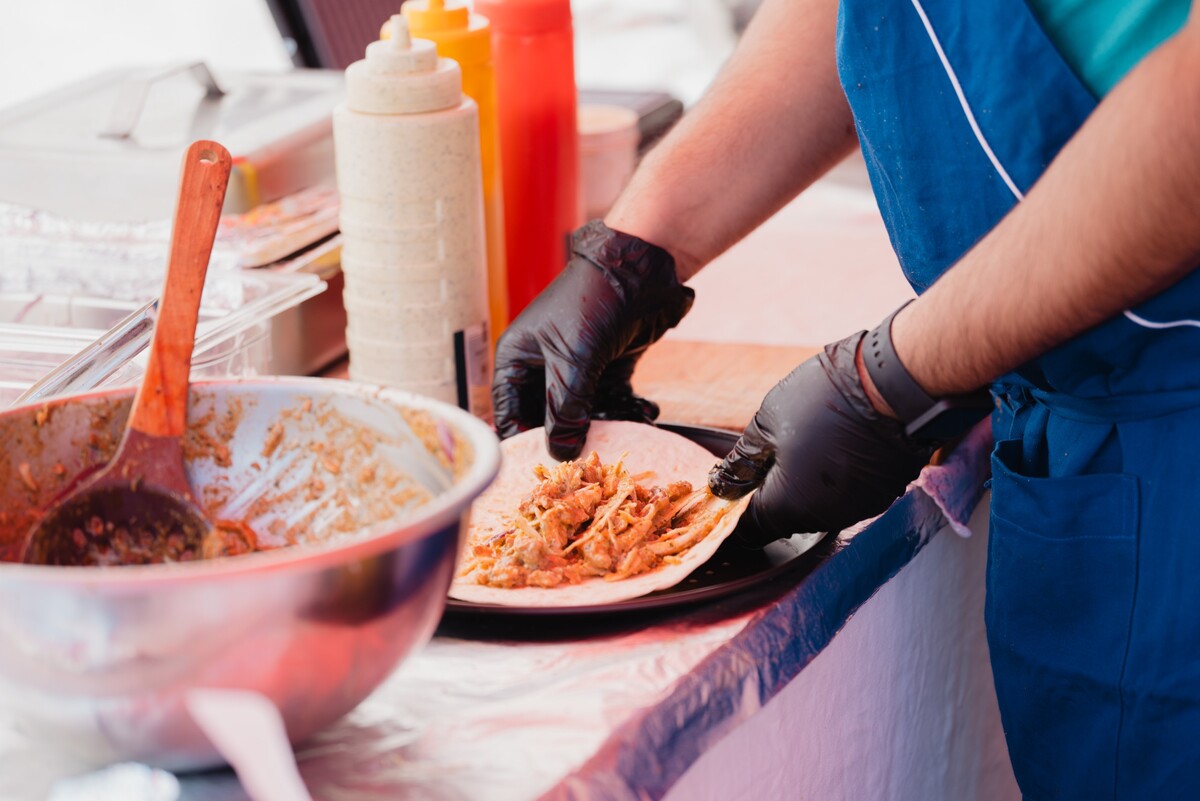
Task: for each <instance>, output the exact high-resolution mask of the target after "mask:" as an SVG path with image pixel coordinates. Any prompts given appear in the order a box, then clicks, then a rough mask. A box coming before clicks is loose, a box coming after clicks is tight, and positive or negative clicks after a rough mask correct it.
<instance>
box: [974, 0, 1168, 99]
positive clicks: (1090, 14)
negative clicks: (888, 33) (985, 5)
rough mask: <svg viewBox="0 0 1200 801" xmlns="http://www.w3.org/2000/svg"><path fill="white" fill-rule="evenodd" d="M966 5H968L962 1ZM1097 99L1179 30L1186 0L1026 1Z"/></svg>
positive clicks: (1068, 62) (1064, 57) (1056, 45)
mask: <svg viewBox="0 0 1200 801" xmlns="http://www.w3.org/2000/svg"><path fill="white" fill-rule="evenodd" d="M967 2H969V0H967ZM1026 2H1027V3H1028V4H1029V8H1030V10H1031V11H1033V15H1034V16H1035V17H1037V19H1038V21H1039V22H1040V23H1041V24H1042V29H1043V30H1045V31H1046V35H1047V36H1048V37H1050V41H1051V42H1053V43H1054V46H1055V47H1057V48H1058V52H1059V53H1061V54H1062V57H1063V59H1064V60H1065V61H1066V62H1067V64H1068V65H1070V67H1071V69H1073V70H1074V71H1075V74H1076V75H1078V76H1079V78H1080V80H1082V81H1083V83H1084V85H1086V86H1087V87H1088V88H1089V89H1091V90H1092V93H1093V94H1095V95H1096V97H1104V95H1105V94H1107V93H1108V90H1109V89H1112V88H1113V86H1115V85H1116V83H1117V82H1118V81H1119V80H1121V78H1123V77H1124V76H1125V73H1127V72H1129V70H1130V69H1132V68H1133V66H1134V65H1135V64H1137V63H1138V62H1139V61H1141V60H1142V58H1143V57H1145V55H1146V54H1147V53H1149V52H1150V51H1151V50H1153V49H1154V48H1155V47H1157V46H1158V45H1159V44H1161V43H1162V42H1163V40H1164V39H1167V38H1169V37H1170V36H1171V35H1172V34H1173V33H1175V32H1176V31H1178V30H1179V29H1180V28H1181V27H1183V23H1184V21H1185V20H1186V19H1187V15H1188V7H1189V6H1190V5H1191V0H1026Z"/></svg>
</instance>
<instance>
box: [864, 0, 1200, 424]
mask: <svg viewBox="0 0 1200 801" xmlns="http://www.w3.org/2000/svg"><path fill="white" fill-rule="evenodd" d="M1198 7H1200V3H1197V4H1193V8H1192V14H1191V18H1190V19H1189V21H1188V23H1187V24H1186V25H1185V27H1184V29H1183V30H1181V31H1180V32H1179V33H1178V34H1176V35H1175V37H1173V38H1172V39H1170V40H1168V41H1166V42H1164V43H1163V44H1162V45H1161V46H1160V47H1159V48H1158V49H1157V50H1156V51H1155V52H1153V53H1151V54H1150V55H1149V56H1148V57H1146V59H1145V60H1143V61H1142V63H1141V64H1139V65H1138V66H1137V67H1135V68H1134V69H1133V70H1132V71H1131V72H1130V74H1129V75H1128V76H1127V77H1126V78H1125V80H1124V81H1122V82H1121V83H1120V84H1119V85H1118V86H1117V87H1116V88H1115V89H1114V90H1113V91H1112V92H1111V93H1110V94H1109V95H1108V96H1107V97H1106V98H1105V99H1104V101H1103V102H1101V103H1100V105H1099V107H1098V108H1097V109H1096V111H1095V112H1094V113H1093V114H1092V116H1091V117H1090V118H1089V119H1088V121H1087V122H1086V123H1085V124H1084V126H1083V127H1082V128H1081V129H1080V130H1079V132H1078V133H1077V134H1076V135H1075V137H1074V138H1073V139H1072V140H1071V141H1070V142H1068V143H1067V145H1066V146H1065V147H1064V148H1063V149H1062V151H1061V152H1060V154H1059V155H1058V157H1057V158H1056V159H1055V160H1054V162H1053V163H1052V164H1051V165H1050V167H1049V168H1048V169H1047V170H1046V172H1045V174H1044V175H1043V176H1042V178H1041V180H1039V181H1038V182H1037V184H1036V186H1034V187H1033V189H1032V190H1031V191H1030V192H1029V194H1028V195H1027V197H1026V198H1025V200H1024V201H1023V202H1021V203H1020V204H1019V205H1018V206H1017V207H1016V208H1014V209H1013V210H1012V211H1011V212H1010V213H1009V214H1008V216H1007V217H1005V219H1004V220H1003V221H1002V222H1001V223H1000V224H999V225H997V226H996V228H995V229H994V230H993V231H992V232H991V233H990V234H988V235H987V236H986V237H984V238H983V239H982V240H981V241H980V242H979V244H978V245H976V246H975V247H974V248H973V249H972V250H971V251H970V252H969V253H968V254H967V255H966V256H964V257H963V258H962V260H961V261H959V262H958V264H956V265H955V266H954V267H953V268H951V269H950V270H949V271H947V272H946V274H945V275H944V276H943V277H942V278H941V279H940V280H939V281H938V282H937V283H935V284H934V285H933V287H931V288H930V289H929V291H928V292H926V293H925V294H924V295H923V296H921V298H920V299H918V300H917V301H916V302H914V303H913V304H912V305H911V306H909V307H908V308H906V309H905V310H904V311H903V312H901V313H900V314H899V315H897V316H896V318H895V320H894V322H893V324H892V337H893V341H894V343H895V347H896V352H897V354H898V355H899V356H900V360H901V361H902V362H903V363H904V365H905V366H906V367H907V368H908V370H909V372H910V373H911V374H912V376H913V378H915V379H916V381H917V382H918V383H919V384H921V385H922V386H923V387H924V388H925V389H926V391H928V392H929V393H930V394H931V395H934V396H938V395H944V394H951V393H960V392H967V391H970V390H974V389H976V388H978V387H980V386H982V385H984V384H986V383H987V382H989V381H991V380H992V379H994V378H996V377H997V376H1000V375H1002V374H1004V373H1006V372H1008V371H1009V370H1011V369H1013V368H1015V367H1017V366H1019V365H1021V364H1022V363H1024V362H1026V361H1028V360H1029V359H1031V358H1033V357H1035V356H1038V355H1040V354H1041V353H1044V352H1045V351H1047V350H1049V349H1050V348H1053V347H1054V346H1056V345H1058V344H1060V343H1062V342H1064V341H1065V340H1067V339H1069V338H1070V337H1072V336H1074V335H1075V334H1078V333H1080V332H1082V331H1085V330H1087V329H1088V328H1091V327H1093V326H1095V325H1097V324H1098V323H1101V322H1103V321H1104V320H1106V319H1109V318H1111V317H1112V316H1114V315H1116V314H1119V313H1120V312H1121V311H1122V310H1123V309H1126V308H1128V307H1129V306H1132V305H1135V304H1137V303H1139V302H1141V301H1143V300H1146V299H1147V298H1150V297H1152V296H1153V295H1155V294H1157V293H1158V292H1160V291H1162V290H1163V289H1165V288H1167V287H1168V286H1170V285H1171V284H1173V283H1174V282H1176V281H1178V280H1179V279H1180V278H1182V277H1183V276H1185V275H1187V274H1188V273H1189V272H1190V271H1191V270H1192V269H1193V268H1194V267H1195V266H1196V265H1197V264H1198V263H1200V11H1198V10H1197V8H1198ZM859 372H860V376H862V377H863V381H864V384H867V385H868V391H871V390H873V387H871V386H870V383H869V378H867V377H866V372H865V371H864V370H861V369H860V371H859ZM872 400H873V401H874V402H875V405H876V407H877V408H881V409H883V408H884V406H882V405H881V404H880V402H879V398H878V395H877V394H876V393H873V394H872Z"/></svg>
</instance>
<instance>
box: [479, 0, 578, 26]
mask: <svg viewBox="0 0 1200 801" xmlns="http://www.w3.org/2000/svg"><path fill="white" fill-rule="evenodd" d="M475 10H476V11H478V12H479V13H480V14H483V15H484V16H485V17H487V18H488V19H490V20H491V21H492V24H493V25H494V26H495V27H496V29H497V30H501V31H504V32H505V33H543V32H545V31H551V30H556V29H559V28H568V27H570V25H571V3H570V0H475Z"/></svg>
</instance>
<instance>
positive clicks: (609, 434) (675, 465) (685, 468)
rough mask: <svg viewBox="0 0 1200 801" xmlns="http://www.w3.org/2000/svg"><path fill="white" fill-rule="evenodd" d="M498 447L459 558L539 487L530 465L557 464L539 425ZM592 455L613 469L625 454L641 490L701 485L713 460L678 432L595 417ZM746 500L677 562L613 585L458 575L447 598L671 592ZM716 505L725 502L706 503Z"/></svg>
mask: <svg viewBox="0 0 1200 801" xmlns="http://www.w3.org/2000/svg"><path fill="white" fill-rule="evenodd" d="M500 448H501V452H502V453H503V455H504V459H503V462H502V463H501V465H500V475H499V476H497V477H496V481H495V482H494V483H493V484H492V485H491V486H490V487H489V488H488V490H487V491H486V492H484V493H483V495H481V496H479V499H478V500H476V501H475V503H474V505H472V507H471V523H470V527H469V529H468V535H467V547H466V549H464V550H465V553H469V552H470V546H471V544H472V543H474V542H479V541H482V540H486V539H487V538H488V537H490V536H492V535H493V534H497V533H499V532H501V531H504V530H505V529H507V528H509V523H508V522H507V521H508V519H509V517H510V516H511V515H512V514H513V513H514V512H515V511H516V509H517V506H518V505H519V504H520V503H521V501H522V500H523V499H524V498H525V496H527V495H528V494H529V493H530V492H532V491H533V488H534V487H535V486H537V484H538V480H537V478H536V477H535V476H534V474H533V468H534V467H535V466H537V465H539V464H541V465H547V466H548V465H552V464H555V463H556V462H555V459H554V457H552V456H551V455H550V454H549V452H547V450H546V433H545V431H544V429H541V428H537V429H533V430H531V431H525V432H523V433H521V434H518V435H517V436H515V437H512V438H511V439H507V440H505V441H504V442H503V443H501V446H500ZM591 451H596V453H597V454H599V456H600V461H601V462H603V463H604V464H613V463H615V462H617V461H618V460H620V459H622V457H624V463H625V468H626V469H627V470H628V471H629V473H630V475H633V476H639V478H638V483H639V484H642V485H643V486H666V485H667V484H669V483H670V482H672V481H688V482H691V484H692V486H693V487H696V488H699V487H702V486H704V482H705V481H706V480H707V478H708V471H709V469H711V468H712V466H713V465H714V464H716V463H717V461H718V459H717V457H715V456H713V455H712V454H711V453H709V452H708V451H707V450H705V449H704V448H702V447H700V446H699V445H697V444H696V443H694V442H692V441H691V440H688V439H685V438H684V437H681V436H679V435H678V434H673V433H671V432H669V431H664V430H663V429H661V428H655V427H654V426H649V425H644V424H642V423H626V422H619V421H605V420H598V421H595V422H593V423H592V426H591V429H590V430H589V432H588V439H587V444H586V445H584V448H583V453H582V454H581V457H582V456H587V455H588V453H590V452H591ZM642 474H648V475H642ZM749 500H750V498H749V496H746V497H745V498H742V499H740V500H738V501H735V502H732V503H730V506H731V508H730V509H729V511H728V512H727V513H726V514H725V516H724V517H723V518H721V520H719V521H718V522H717V524H716V526H714V527H713V530H712V531H711V532H709V534H708V536H706V537H705V538H704V539H703V540H701V541H700V542H699V543H697V544H696V545H694V546H693V547H692V548H691V549H689V550H688V551H686V552H685V553H683V554H681V555H680V557H679V558H680V561H679V564H674V565H671V564H664V565H660V566H659V567H657V568H655V569H654V570H652V571H650V572H648V573H639V574H638V575H636V576H631V577H630V578H627V579H620V580H618V581H605V580H604V579H603V578H599V577H597V578H591V579H585V580H584V581H583V582H581V583H579V584H568V585H563V586H560V587H521V588H516V589H502V588H500V587H488V586H485V585H483V584H475V583H472V582H471V580H470V579H464V578H460V577H457V574H456V578H455V579H454V583H453V584H452V585H451V587H450V597H451V598H457V599H459V600H462V601H470V602H471V603H480V604H499V605H502V606H537V607H565V606H592V605H595V604H606V603H613V602H615V601H624V600H627V599H629V598H637V597H638V596H641V595H646V594H647V593H651V592H654V591H655V590H661V589H664V588H666V587H672V586H674V585H676V584H678V583H679V582H681V581H683V580H684V579H685V578H687V577H688V575H689V574H690V573H691V572H692V571H693V570H695V569H696V568H697V567H699V566H700V565H702V564H704V563H705V562H706V561H708V559H709V557H711V556H712V555H713V553H714V552H715V551H716V550H717V548H718V546H720V544H721V543H722V542H723V541H724V540H725V538H726V537H728V536H729V534H730V533H731V532H732V531H733V529H734V528H735V527H736V526H737V522H738V518H740V517H741V515H742V512H743V511H745V509H746V505H747V504H748V503H749ZM714 502H716V503H728V502H726V501H710V503H714ZM465 558H466V557H465V554H464V559H465ZM460 569H461V566H460Z"/></svg>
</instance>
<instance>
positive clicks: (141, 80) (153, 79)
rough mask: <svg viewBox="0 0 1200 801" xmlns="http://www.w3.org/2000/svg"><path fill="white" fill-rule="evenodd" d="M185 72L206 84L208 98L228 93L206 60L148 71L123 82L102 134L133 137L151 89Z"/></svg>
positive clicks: (205, 90)
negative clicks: (159, 82)
mask: <svg viewBox="0 0 1200 801" xmlns="http://www.w3.org/2000/svg"><path fill="white" fill-rule="evenodd" d="M181 72H186V73H188V74H189V75H191V76H192V77H193V78H195V79H196V82H197V83H199V84H200V85H201V86H203V87H204V96H205V97H206V98H217V97H221V96H222V95H224V94H225V90H223V89H222V88H221V87H220V85H219V84H218V83H217V79H216V78H214V77H213V74H212V71H211V70H209V68H208V65H207V64H205V63H204V62H203V61H185V62H183V63H179V64H172V65H170V66H168V67H163V68H161V69H155V70H147V71H146V72H144V73H141V74H140V75H138V76H137V77H133V78H129V79H128V80H126V81H125V82H124V83H123V84H121V89H120V92H119V93H118V94H117V102H116V104H115V105H114V106H113V110H112V115H111V116H110V117H109V119H108V125H106V126H105V127H104V129H103V130H102V131H101V132H100V135H101V136H105V137H108V138H110V139H128V138H129V137H130V136H132V135H133V129H134V128H135V127H137V121H138V118H139V117H141V116H142V109H143V108H145V106H146V97H147V96H148V95H149V94H150V89H151V88H152V87H153V86H154V84H155V83H157V82H158V81H161V80H163V79H165V78H170V77H172V76H174V75H178V74H179V73H181Z"/></svg>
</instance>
